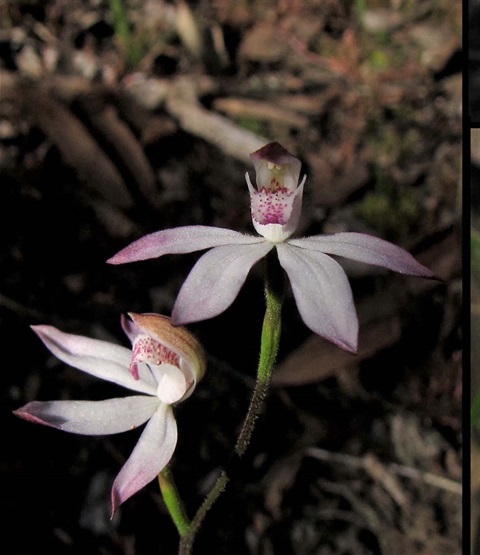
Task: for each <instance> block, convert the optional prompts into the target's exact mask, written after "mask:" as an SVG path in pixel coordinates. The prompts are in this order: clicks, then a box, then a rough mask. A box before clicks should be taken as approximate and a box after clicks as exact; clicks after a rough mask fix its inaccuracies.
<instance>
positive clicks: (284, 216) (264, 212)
mask: <svg viewBox="0 0 480 555" xmlns="http://www.w3.org/2000/svg"><path fill="white" fill-rule="evenodd" d="M273 182H274V178H272V184H273ZM276 183H278V181H277V182H276ZM292 197H293V198H292ZM294 197H295V192H294V191H290V190H289V189H287V188H286V187H280V186H278V187H277V189H266V188H263V189H261V190H260V191H259V192H258V193H257V195H256V198H255V203H254V206H253V207H254V210H255V212H254V218H255V219H256V220H257V221H258V222H259V223H261V224H263V225H265V224H280V225H285V224H286V223H287V222H288V219H289V217H290V213H291V210H292V203H293V200H294Z"/></svg>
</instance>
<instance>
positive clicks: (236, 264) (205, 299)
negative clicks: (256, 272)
mask: <svg viewBox="0 0 480 555" xmlns="http://www.w3.org/2000/svg"><path fill="white" fill-rule="evenodd" d="M261 241H262V242H261V243H258V244H253V245H227V246H223V247H216V248H214V249H212V250H211V251H209V252H207V253H206V254H204V255H203V256H202V257H201V258H200V259H199V260H198V262H197V263H196V264H195V266H194V267H193V269H192V271H191V272H190V274H189V276H188V277H187V279H186V281H185V282H184V284H183V286H182V288H181V290H180V293H179V294H178V297H177V300H176V302H175V306H174V308H173V312H172V322H173V323H174V324H175V325H177V324H188V323H190V322H198V321H200V320H207V319H208V318H213V317H214V316H217V315H218V314H220V313H222V312H223V311H224V310H226V309H227V308H228V307H229V306H230V305H231V304H232V303H233V301H234V300H235V297H236V296H237V295H238V292H239V291H240V288H241V287H242V285H243V284H244V282H245V279H246V277H247V275H248V272H249V271H250V269H251V267H252V266H253V265H254V264H255V262H257V261H258V260H260V259H261V258H263V257H264V256H265V255H266V254H267V253H268V251H270V250H271V249H272V248H273V245H272V243H268V242H266V241H265V240H264V239H261Z"/></svg>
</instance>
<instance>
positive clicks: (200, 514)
mask: <svg viewBox="0 0 480 555" xmlns="http://www.w3.org/2000/svg"><path fill="white" fill-rule="evenodd" d="M284 286H285V276H284V273H283V269H282V268H281V267H280V264H279V263H278V259H277V258H276V253H273V256H268V257H267V261H266V280H265V304H266V308H265V317H264V319H263V328H262V336H261V344H260V359H259V362H258V369H257V382H256V384H255V389H254V391H253V395H252V398H251V401H250V406H249V408H248V412H247V416H246V417H245V421H244V423H243V427H242V430H241V432H240V435H239V437H238V439H237V442H236V444H235V455H236V457H237V458H238V459H239V458H240V457H242V456H243V455H244V454H245V451H246V450H247V447H248V445H249V443H250V439H251V437H252V433H253V430H254V428H255V423H256V421H257V419H258V416H259V414H260V411H261V410H262V406H263V401H264V399H265V396H266V394H267V391H268V386H269V384H270V378H271V376H272V372H273V368H274V366H275V361H276V359H277V354H278V348H279V345H280V332H281V326H282V322H281V312H282V301H283V291H284ZM229 479H230V478H229V477H228V474H227V472H226V471H222V473H221V474H220V476H219V477H218V478H217V481H216V482H215V484H214V486H213V488H212V489H211V490H210V492H209V494H208V495H207V497H206V498H205V500H204V502H203V503H202V505H201V506H200V508H199V509H198V511H197V513H196V515H195V516H194V517H193V520H192V523H191V525H190V529H189V530H188V532H187V533H186V534H185V535H182V534H181V536H182V537H181V539H180V549H179V552H178V553H179V555H190V554H191V553H192V549H193V542H194V541H195V536H196V534H197V532H198V530H199V528H200V526H201V524H202V522H203V519H204V518H205V516H206V515H207V513H208V511H209V510H210V509H211V508H212V506H213V505H214V503H215V502H216V500H217V499H218V498H219V497H220V495H221V494H222V493H223V492H224V491H225V488H226V487H227V484H228V482H229Z"/></svg>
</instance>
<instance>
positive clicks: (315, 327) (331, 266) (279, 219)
mask: <svg viewBox="0 0 480 555" xmlns="http://www.w3.org/2000/svg"><path fill="white" fill-rule="evenodd" d="M250 156H251V159H252V161H253V163H254V166H255V171H256V184H257V188H255V187H254V186H253V185H252V183H251V181H250V178H249V176H248V174H247V175H246V179H247V184H248V189H249V192H250V200H251V212H252V220H253V225H254V227H255V229H256V231H257V232H258V233H259V234H260V236H252V235H245V234H242V233H239V232H237V231H233V230H230V229H223V228H218V227H207V226H202V225H196V226H185V227H177V228H173V229H166V230H162V231H157V232H155V233H151V234H149V235H146V236H144V237H142V238H140V239H138V240H137V241H135V242H133V243H131V244H130V245H128V246H127V247H126V248H124V249H123V250H121V251H120V252H119V253H117V254H116V255H115V256H113V257H112V258H110V259H109V260H108V263H110V264H125V263H127V262H135V261H139V260H146V259H149V258H156V257H160V256H164V255H166V254H181V253H188V252H194V251H199V250H203V249H208V248H211V249H212V250H210V251H208V252H207V253H206V254H204V255H203V256H202V257H201V258H200V259H199V260H198V262H197V263H196V265H195V266H194V267H193V269H192V271H191V272H190V274H189V276H188V277H187V279H186V281H185V282H184V284H183V286H182V288H181V289H180V292H179V294H178V297H177V299H176V302H175V306H174V308H173V312H172V321H173V323H174V324H176V325H177V324H187V323H191V322H196V321H200V320H206V319H208V318H212V317H214V316H217V315H218V314H220V313H221V312H223V311H224V310H225V309H227V308H228V307H229V306H230V305H231V304H232V302H233V301H234V300H235V297H236V296H237V294H238V292H239V291H240V288H241V287H242V285H243V283H244V282H245V279H246V277H247V275H248V272H249V271H250V269H251V268H252V266H253V265H254V264H255V263H256V262H258V261H259V260H260V259H261V258H263V257H264V256H266V254H267V253H268V252H269V251H271V250H272V249H276V251H277V254H278V259H279V261H280V264H281V266H282V267H283V268H284V270H285V271H286V273H287V275H288V277H289V279H290V283H291V286H292V291H293V295H294V297H295V300H296V303H297V307H298V310H299V312H300V315H301V316H302V318H303V320H304V322H305V324H306V325H307V326H308V327H309V328H310V329H311V330H312V331H314V332H315V333H317V334H318V335H321V336H322V337H325V338H326V339H328V340H329V341H332V342H333V343H335V344H336V345H338V346H339V347H341V348H342V349H345V350H347V351H350V352H356V351H357V342H358V319H357V315H356V310H355V306H354V303H353V297H352V291H351V288H350V284H349V283H348V279H347V276H346V274H345V271H344V270H343V269H342V267H341V266H340V264H339V263H338V262H336V260H334V259H333V258H332V257H331V256H330V255H336V256H340V257H345V258H350V259H352V260H357V261H359V262H365V263H366V264H374V265H377V266H383V267H385V268H388V269H390V270H393V271H395V272H399V273H402V274H408V275H414V276H421V277H425V278H435V276H434V274H433V273H432V272H431V271H430V270H429V269H428V268H426V267H425V266H423V265H422V264H420V263H419V262H417V261H416V260H415V259H414V258H413V256H412V255H411V254H409V253H408V252H407V251H406V250H404V249H402V248H400V247H397V246H395V245H393V244H392V243H389V242H387V241H384V240H383V239H379V238H377V237H373V236H371V235H366V234H363V233H350V232H345V233H336V234H333V235H316V236H314V237H306V238H303V239H292V238H291V235H292V234H293V233H294V232H295V230H296V229H297V226H298V222H299V218H300V212H301V207H302V194H303V185H304V182H305V177H304V178H303V180H302V181H301V182H300V183H299V177H300V170H301V163H300V160H298V159H297V158H295V157H294V156H292V155H291V154H290V153H288V152H287V151H286V150H285V149H284V148H283V147H282V146H281V145H279V144H278V143H269V144H268V145H266V146H264V147H263V148H261V149H259V150H257V151H256V152H254V153H253V154H251V155H250Z"/></svg>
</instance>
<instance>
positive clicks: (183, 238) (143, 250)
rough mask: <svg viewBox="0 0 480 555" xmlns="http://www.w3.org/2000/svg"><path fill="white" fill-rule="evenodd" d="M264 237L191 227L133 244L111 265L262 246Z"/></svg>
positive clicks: (210, 228) (156, 234) (218, 228)
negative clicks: (230, 247)
mask: <svg viewBox="0 0 480 555" xmlns="http://www.w3.org/2000/svg"><path fill="white" fill-rule="evenodd" d="M260 241H262V238H261V237H254V236H250V235H243V234H242V233H239V232H238V231H233V230H232V229H224V228H221V227H209V226H205V225H188V226H184V227H175V228H173V229H163V230H161V231H156V232H155V233H150V234H149V235H145V236H144V237H141V238H140V239H138V240H137V241H134V242H133V243H130V245H128V246H127V247H125V248H124V249H122V250H121V251H120V252H118V253H117V254H116V255H114V256H112V258H110V259H109V260H107V262H108V263H109V264H125V263H127V262H136V261H138V260H147V259H149V258H157V257H159V256H163V255H165V254H182V253H187V252H195V251H200V250H203V249H208V248H210V247H218V246H220V245H250V244H252V243H259V242H260Z"/></svg>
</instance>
